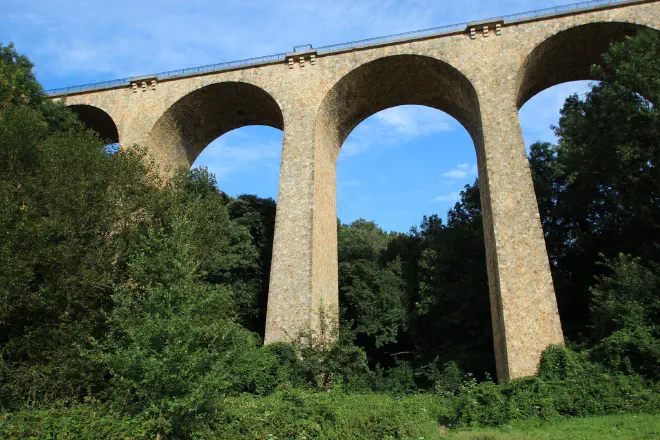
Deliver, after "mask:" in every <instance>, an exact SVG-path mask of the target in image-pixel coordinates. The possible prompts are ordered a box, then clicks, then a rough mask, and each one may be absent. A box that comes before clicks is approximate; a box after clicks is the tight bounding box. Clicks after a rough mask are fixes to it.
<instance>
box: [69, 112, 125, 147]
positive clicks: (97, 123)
mask: <svg viewBox="0 0 660 440" xmlns="http://www.w3.org/2000/svg"><path fill="white" fill-rule="evenodd" d="M68 107H69V109H70V110H71V111H72V112H74V113H75V114H76V115H77V116H78V119H79V120H80V122H82V123H83V124H84V125H85V127H87V128H89V129H92V130H94V131H96V132H97V133H98V134H99V136H101V139H103V140H104V141H106V142H108V143H110V144H118V143H119V131H118V130H117V124H115V121H114V120H113V119H112V117H111V116H110V115H109V114H108V113H106V112H105V111H104V110H101V109H100V108H98V107H94V106H93V105H87V104H74V105H70V106H68Z"/></svg>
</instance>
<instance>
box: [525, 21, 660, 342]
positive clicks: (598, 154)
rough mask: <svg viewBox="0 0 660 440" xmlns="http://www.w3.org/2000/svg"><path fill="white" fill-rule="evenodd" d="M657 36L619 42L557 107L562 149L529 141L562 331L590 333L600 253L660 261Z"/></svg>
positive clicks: (601, 272)
mask: <svg viewBox="0 0 660 440" xmlns="http://www.w3.org/2000/svg"><path fill="white" fill-rule="evenodd" d="M659 52H660V40H659V39H658V33H657V32H655V31H648V32H640V33H639V35H638V36H637V37H635V38H627V39H626V40H625V41H624V42H622V43H618V44H615V45H613V46H612V47H611V49H610V50H609V52H608V53H607V54H605V55H604V56H603V63H602V66H601V67H596V68H594V72H593V73H594V75H595V77H596V78H599V79H601V80H602V82H600V83H594V84H592V86H591V90H590V91H589V92H588V93H587V95H586V96H585V97H584V98H580V97H578V96H572V97H570V98H568V99H567V100H566V103H565V104H564V107H563V108H562V110H561V118H560V120H559V125H558V127H556V128H555V132H556V134H557V136H558V138H559V143H558V144H557V145H556V146H551V145H549V144H535V145H532V147H531V149H530V150H531V151H530V165H531V168H532V172H533V175H534V186H535V190H536V193H537V199H538V202H539V211H540V213H541V220H542V223H543V230H544V233H545V236H546V244H547V248H548V253H549V256H550V262H551V268H552V271H553V280H554V283H555V289H556V291H557V299H558V303H559V310H560V314H561V317H562V323H563V327H564V331H565V333H566V334H567V336H568V337H570V338H571V339H578V338H579V337H580V333H583V334H584V333H587V329H586V325H587V322H588V319H589V305H590V299H589V286H591V284H592V283H593V280H594V277H595V276H601V275H604V274H607V272H608V270H607V268H605V267H603V266H600V265H598V264H597V262H598V261H599V259H600V257H599V255H601V254H603V255H605V256H606V257H608V258H614V257H615V256H616V255H617V254H619V253H624V254H632V255H635V256H637V257H640V258H642V259H643V260H644V261H645V262H647V263H648V262H655V263H659V262H660V247H658V246H657V243H660V230H659V229H658V228H657V225H658V223H659V222H660V205H659V203H658V200H660V194H659V193H658V189H659V188H660V174H659V170H660V167H659V166H658V162H659V160H660V113H659V112H658V107H657V105H653V104H652V102H655V103H656V104H657V98H658V96H660V83H659V82H658V78H659V77H660V63H659V62H658V57H657V54H658V53H659Z"/></svg>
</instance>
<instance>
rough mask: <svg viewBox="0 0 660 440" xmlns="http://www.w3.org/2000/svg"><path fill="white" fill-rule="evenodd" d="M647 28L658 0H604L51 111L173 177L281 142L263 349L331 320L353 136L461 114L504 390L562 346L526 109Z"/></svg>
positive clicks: (658, 23)
mask: <svg viewBox="0 0 660 440" xmlns="http://www.w3.org/2000/svg"><path fill="white" fill-rule="evenodd" d="M593 4H595V6H592V5H593ZM642 27H644V28H654V29H658V28H659V27H660V2H658V1H657V0H629V1H621V2H613V1H608V0H596V1H595V2H590V3H589V4H582V5H578V6H576V7H573V8H566V9H563V10H556V11H554V12H553V13H550V14H537V13H534V14H532V13H530V14H527V15H522V16H516V17H512V18H506V17H505V18H498V19H492V20H486V21H482V22H473V23H467V24H463V25H460V26H456V27H455V28H451V29H448V30H446V31H439V32H436V33H433V32H431V33H429V32H426V33H425V34H424V33H422V34H421V35H419V34H411V36H410V37H408V38H402V37H400V36H398V37H396V38H393V39H392V40H390V41H382V40H374V41H372V42H363V43H364V44H354V45H339V46H337V47H336V48H325V49H323V48H321V49H318V50H315V49H311V48H310V49H309V50H306V51H302V52H300V51H299V52H292V53H287V54H281V55H278V56H273V57H270V58H268V59H267V60H263V61H259V60H257V61H255V62H253V63H251V64H244V65H239V66H232V65H226V66H223V67H220V68H218V69H207V70H201V71H197V72H195V71H192V72H188V73H186V72H184V73H182V74H179V75H172V76H168V75H165V76H162V77H161V76H158V75H156V76H146V77H140V78H128V79H126V80H123V81H121V82H120V83H118V84H110V83H109V84H108V85H107V86H103V87H100V88H96V89H92V90H88V89H82V90H76V91H66V92H64V93H60V94H55V95H53V99H63V100H65V102H66V103H67V104H68V105H71V106H74V110H76V111H78V112H79V114H80V115H81V119H83V120H84V121H85V122H86V123H88V125H89V126H90V127H92V128H95V129H97V130H98V131H99V132H100V133H101V135H102V136H105V137H107V138H108V139H115V138H116V139H117V140H118V141H119V142H120V143H121V144H122V145H123V146H125V147H130V146H131V145H133V144H140V145H143V146H146V147H147V149H148V151H149V152H150V154H151V155H152V156H153V157H154V158H155V159H156V163H157V164H158V165H159V166H160V167H161V168H163V169H164V170H165V171H166V172H167V173H171V172H172V171H173V170H174V169H175V168H176V167H179V166H190V164H192V162H193V161H194V160H195V158H196V157H197V155H198V154H199V153H200V152H201V151H202V150H203V149H204V148H205V147H206V146H207V145H208V144H209V143H210V142H212V141H213V140H214V139H215V138H217V137H219V136H221V135H222V134H224V133H226V132H228V131H230V130H233V129H236V128H239V127H242V126H246V125H257V124H258V125H268V126H271V127H275V128H279V129H283V130H284V137H283V145H282V163H281V168H280V181H279V189H278V206H277V215H276V226H275V238H274V243H273V260H272V266H271V277H270V288H269V298H268V312H267V322H266V338H265V342H266V343H270V342H274V341H279V340H285V339H287V338H288V337H291V336H294V335H296V334H297V333H298V332H299V331H301V330H306V329H311V330H316V329H318V327H319V310H321V309H322V308H323V309H326V311H327V312H329V314H330V316H332V315H333V314H336V311H337V308H338V285H337V284H338V282H337V276H338V275H337V229H336V163H337V157H338V154H339V151H340V149H341V146H342V144H343V142H344V140H345V139H346V137H347V136H348V135H349V134H350V132H351V131H352V130H353V129H354V128H355V127H356V126H357V125H358V124H359V123H360V122H361V121H362V120H364V119H366V118H367V117H369V116H371V115H373V114H375V113H377V112H379V111H381V110H384V109H387V108H390V107H394V106H398V105H405V104H417V105H424V106H428V107H432V108H436V109H438V110H441V111H444V112H446V113H448V114H449V115H451V116H453V117H454V118H455V119H457V120H458V121H459V122H460V123H461V124H462V125H463V126H464V127H465V128H466V130H467V131H468V132H469V134H470V136H471V137H472V140H473V142H474V145H475V149H476V153H477V161H478V169H479V178H480V181H481V205H482V211H483V218H484V235H485V242H486V255H487V266H488V279H489V288H490V301H491V314H492V325H493V330H494V338H495V340H494V345H495V355H496V361H497V373H498V379H499V380H506V379H510V378H516V377H523V376H528V375H532V374H534V373H535V372H536V368H537V365H538V362H539V359H540V356H541V353H542V351H543V350H544V349H545V348H546V347H547V346H548V345H550V344H557V343H562V342H563V335H562V330H561V323H560V320H559V314H558V310H557V302H556V299H555V294H554V288H553V283H552V277H551V273H550V266H549V263H548V257H547V252H546V248H545V242H544V237H543V231H542V229H541V222H540V217H539V213H538V208H537V204H536V198H535V195H534V188H533V184H532V178H531V172H530V169H529V164H528V159H527V155H526V151H525V144H524V141H523V137H522V131H521V128H520V123H519V119H518V109H519V108H520V107H521V106H522V105H523V104H524V103H525V102H526V101H527V100H529V99H530V98H531V97H532V96H534V95H535V94H537V93H539V92H541V91H543V90H544V89H547V88H549V87H552V86H554V85H557V84H560V83H563V82H567V81H574V80H579V79H592V78H591V75H590V67H591V65H592V64H594V63H597V62H598V61H599V59H600V54H601V53H603V52H605V51H606V50H607V47H608V45H609V44H610V43H612V42H616V41H621V40H622V39H623V38H625V37H626V36H627V35H632V34H634V33H635V32H636V31H637V30H638V29H640V28H642ZM198 70H200V69H198ZM95 108H96V109H98V110H99V112H101V113H104V114H105V115H107V116H108V118H110V122H112V123H114V125H115V127H116V128H115V132H112V130H111V127H110V124H109V123H108V119H107V118H105V117H102V114H101V113H99V112H97V111H95V110H94V109H95ZM94 115H95V116H94ZM101 121H104V122H101ZM109 127H110V128H109ZM104 133H105V134H104ZM108 133H111V134H113V135H114V136H115V137H114V138H113V136H111V135H108ZM466 270H469V268H466Z"/></svg>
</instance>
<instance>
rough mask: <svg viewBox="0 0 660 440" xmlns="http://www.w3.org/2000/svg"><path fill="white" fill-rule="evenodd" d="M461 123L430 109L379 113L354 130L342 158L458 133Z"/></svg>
mask: <svg viewBox="0 0 660 440" xmlns="http://www.w3.org/2000/svg"><path fill="white" fill-rule="evenodd" d="M459 126H460V125H459V123H458V122H457V121H456V120H455V119H453V118H452V117H451V116H449V115H448V114H446V113H443V112H441V111H439V110H436V109H432V108H429V107H423V106H416V105H403V106H399V107H392V108H389V109H387V110H383V111H381V112H378V113H376V114H375V115H373V116H371V117H370V118H367V119H366V120H364V121H363V122H362V123H361V124H360V125H358V126H357V128H355V130H353V132H352V133H351V134H350V135H349V137H348V139H347V140H346V142H345V143H344V146H343V147H342V151H341V155H340V158H342V157H350V156H355V155H358V154H360V153H364V152H365V151H368V150H370V149H372V148H373V147H379V148H383V149H391V148H398V147H401V146H403V145H405V144H406V143H408V142H410V141H412V140H415V139H417V138H420V137H423V136H429V135H432V134H435V133H440V132H447V131H452V130H455V129H456V128H457V127H459Z"/></svg>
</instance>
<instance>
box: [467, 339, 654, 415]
mask: <svg viewBox="0 0 660 440" xmlns="http://www.w3.org/2000/svg"><path fill="white" fill-rule="evenodd" d="M587 356H588V354H587V353H576V352H574V351H572V350H570V349H568V348H565V347H562V346H554V347H550V348H549V349H548V350H547V351H546V352H545V353H544V356H543V360H542V362H541V365H540V368H539V376H537V377H529V378H524V379H516V380H512V381H511V382H509V383H506V384H503V385H496V384H494V383H493V382H490V381H486V382H482V383H479V384H477V383H476V382H468V383H466V384H465V385H464V386H463V387H462V388H461V390H460V392H459V396H458V412H457V422H458V424H459V425H463V426H495V425H500V424H503V423H509V422H511V421H514V420H521V419H544V420H547V419H552V418H555V417H557V416H579V417H585V416H594V415H605V414H613V413H617V412H645V411H649V412H655V411H658V410H660V395H659V394H658V391H660V390H658V389H654V388H652V387H649V386H648V384H647V383H646V381H645V380H644V378H642V377H641V376H636V375H623V374H609V373H608V372H607V371H606V370H605V369H604V368H603V367H602V366H600V365H598V364H594V363H591V362H590V361H589V360H588V359H587Z"/></svg>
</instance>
